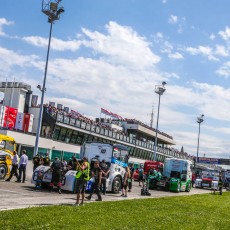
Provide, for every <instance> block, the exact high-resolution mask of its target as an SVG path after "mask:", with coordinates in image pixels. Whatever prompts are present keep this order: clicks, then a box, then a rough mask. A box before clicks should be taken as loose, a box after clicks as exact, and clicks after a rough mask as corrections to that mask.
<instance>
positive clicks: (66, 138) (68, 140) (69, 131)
mask: <svg viewBox="0 0 230 230" xmlns="http://www.w3.org/2000/svg"><path fill="white" fill-rule="evenodd" d="M72 132H73V131H72V130H71V129H68V130H67V133H66V137H65V142H66V143H69V142H70V138H71V135H72Z"/></svg>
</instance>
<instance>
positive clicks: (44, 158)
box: [43, 153, 50, 166]
mask: <svg viewBox="0 0 230 230" xmlns="http://www.w3.org/2000/svg"><path fill="white" fill-rule="evenodd" d="M43 165H44V166H50V158H49V153H46V155H45V157H43Z"/></svg>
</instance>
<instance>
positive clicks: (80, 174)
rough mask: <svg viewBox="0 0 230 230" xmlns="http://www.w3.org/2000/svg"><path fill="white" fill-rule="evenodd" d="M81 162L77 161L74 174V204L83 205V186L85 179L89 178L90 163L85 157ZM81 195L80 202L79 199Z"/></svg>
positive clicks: (84, 185) (85, 182) (84, 186)
mask: <svg viewBox="0 0 230 230" xmlns="http://www.w3.org/2000/svg"><path fill="white" fill-rule="evenodd" d="M82 161H83V162H82V163H80V162H79V161H77V174H76V184H75V186H76V187H75V191H76V194H77V195H76V205H77V206H79V205H82V206H83V205H84V198H85V188H86V184H87V181H88V180H89V179H90V165H89V162H88V158H87V157H83V159H82ZM80 195H81V198H82V199H81V203H80V204H79V201H80Z"/></svg>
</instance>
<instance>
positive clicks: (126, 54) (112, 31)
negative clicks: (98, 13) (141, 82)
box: [83, 22, 160, 68]
mask: <svg viewBox="0 0 230 230" xmlns="http://www.w3.org/2000/svg"><path fill="white" fill-rule="evenodd" d="M106 30H107V32H108V35H104V34H102V33H99V32H97V31H96V32H91V31H89V30H87V29H83V33H84V34H85V36H87V37H88V39H90V40H89V41H88V42H86V41H85V43H84V45H85V46H87V47H90V48H92V49H94V51H95V52H97V53H100V54H103V55H106V56H107V57H106V59H107V61H109V62H111V63H113V64H118V65H124V66H133V67H134V65H135V66H136V68H144V67H147V66H149V67H150V66H152V65H154V64H157V63H158V62H159V61H160V57H159V56H157V55H155V54H154V53H153V52H152V51H151V49H150V46H151V44H150V43H149V42H147V41H146V39H145V38H144V37H140V36H139V35H138V34H137V33H136V32H135V31H134V30H133V29H132V28H131V27H125V26H121V25H118V24H117V23H116V22H109V24H107V25H106Z"/></svg>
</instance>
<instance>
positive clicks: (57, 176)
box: [50, 157, 63, 194]
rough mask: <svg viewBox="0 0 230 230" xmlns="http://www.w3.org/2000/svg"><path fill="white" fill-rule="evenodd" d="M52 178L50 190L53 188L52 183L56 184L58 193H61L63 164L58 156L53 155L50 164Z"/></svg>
mask: <svg viewBox="0 0 230 230" xmlns="http://www.w3.org/2000/svg"><path fill="white" fill-rule="evenodd" d="M50 168H51V171H52V179H51V182H50V192H51V191H52V190H53V187H54V184H56V185H57V188H58V193H59V194H61V179H62V170H63V164H62V162H61V161H60V160H59V158H58V157H55V160H54V162H53V163H52V165H51V167H50Z"/></svg>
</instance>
